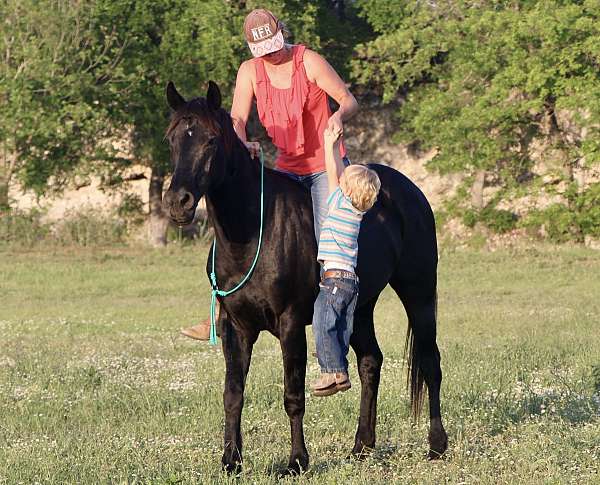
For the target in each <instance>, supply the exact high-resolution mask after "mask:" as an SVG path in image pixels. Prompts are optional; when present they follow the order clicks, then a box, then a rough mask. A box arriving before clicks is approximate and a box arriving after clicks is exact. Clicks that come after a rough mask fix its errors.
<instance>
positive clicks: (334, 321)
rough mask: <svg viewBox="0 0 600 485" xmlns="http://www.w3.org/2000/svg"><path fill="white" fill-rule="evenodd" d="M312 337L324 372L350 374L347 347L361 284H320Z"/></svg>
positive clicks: (332, 281) (341, 281) (347, 280)
mask: <svg viewBox="0 0 600 485" xmlns="http://www.w3.org/2000/svg"><path fill="white" fill-rule="evenodd" d="M319 288H320V289H319V296H317V299H316V301H315V311H314V313H313V323H312V328H313V334H314V336H315V344H316V347H317V358H318V360H319V366H320V367H321V372H348V359H347V358H346V356H347V355H348V346H349V344H350V336H351V335H352V329H353V325H354V309H355V308H356V301H357V300H358V281H356V280H353V279H350V278H325V279H324V280H323V281H322V282H321V283H319Z"/></svg>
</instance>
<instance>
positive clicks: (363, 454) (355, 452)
mask: <svg viewBox="0 0 600 485" xmlns="http://www.w3.org/2000/svg"><path fill="white" fill-rule="evenodd" d="M371 454H373V447H371V446H364V445H362V444H361V445H354V448H352V451H351V452H350V455H349V456H348V458H354V459H355V460H359V461H363V460H365V459H366V458H368V457H369V456H371Z"/></svg>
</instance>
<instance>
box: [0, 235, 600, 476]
mask: <svg viewBox="0 0 600 485" xmlns="http://www.w3.org/2000/svg"><path fill="white" fill-rule="evenodd" d="M206 252H207V249H206V248H203V247H187V248H177V247H173V248H170V249H168V250H166V251H155V250H149V249H141V248H121V249H118V248H110V249H99V248H96V249H87V250H85V251H84V250H81V249H79V250H68V249H45V250H42V249H38V250H34V251H18V250H12V249H8V250H7V249H4V250H2V252H0V285H1V286H0V483H9V484H16V483H36V482H37V483H82V484H89V483H108V482H110V483H144V484H145V483H153V484H154V483H165V484H173V483H194V482H196V483H202V484H205V483H277V482H278V477H277V471H278V470H279V469H280V468H281V466H282V465H284V464H285V463H287V458H288V453H289V427H288V420H287V416H286V414H285V412H284V409H283V402H282V393H283V385H282V384H283V371H282V365H281V353H280V350H279V345H278V342H277V341H276V340H275V339H274V338H273V337H271V336H269V335H263V336H261V338H260V339H259V342H258V344H257V347H256V350H255V353H254V358H253V361H252V367H251V369H250V375H249V379H248V386H247V393H246V400H245V408H244V414H243V428H242V429H243V433H244V438H245V441H244V458H245V462H244V471H243V472H242V474H241V476H240V477H238V478H237V479H236V478H230V477H227V476H225V475H223V474H222V473H221V472H220V468H219V463H220V456H221V449H222V426H223V410H222V384H223V379H224V377H223V376H224V362H223V359H222V356H221V351H220V349H219V348H213V347H210V346H208V345H207V344H204V343H197V342H194V341H190V340H187V339H185V337H181V336H179V335H178V330H179V328H181V327H183V326H187V325H189V324H191V323H194V322H196V321H198V319H199V318H201V317H202V318H203V317H204V316H205V315H206V314H207V311H208V302H209V291H208V284H207V281H206V277H205V274H204V262H205V257H206ZM439 292H440V294H439V326H438V343H439V346H440V351H441V354H442V369H443V372H444V382H443V386H442V413H443V417H444V419H445V425H446V430H447V431H448V435H449V440H450V441H449V451H448V453H447V455H446V459H445V460H441V461H438V462H428V461H426V460H425V454H426V451H427V447H426V446H427V445H426V434H427V421H428V420H427V419H426V416H423V418H422V419H421V420H420V421H419V422H418V423H413V422H411V420H410V418H409V407H408V396H407V392H406V390H405V386H404V383H405V369H404V368H403V366H404V361H403V345H404V336H405V331H406V318H405V315H404V312H403V310H402V308H401V305H400V304H399V302H398V301H397V300H396V298H395V297H394V296H393V295H392V293H391V292H389V291H386V292H385V293H384V295H383V296H382V298H381V299H380V302H379V304H378V306H377V309H376V322H377V323H376V325H377V334H378V338H379V341H380V344H381V347H382V349H383V352H384V356H385V360H384V366H383V373H382V382H381V389H380V399H379V418H378V423H377V433H378V446H377V449H376V451H375V452H374V454H373V455H372V456H371V457H369V458H368V459H367V460H365V461H363V462H358V461H355V460H352V459H347V458H346V455H347V454H348V452H349V451H350V449H351V445H352V443H353V437H354V432H355V427H356V421H357V413H358V403H359V392H358V385H356V387H355V388H354V389H352V390H351V391H350V392H347V393H344V394H343V395H336V396H333V397H331V398H328V399H315V398H311V397H310V396H307V411H306V416H305V431H306V439H307V447H308V450H309V453H310V455H311V466H310V469H309V471H308V472H307V473H306V474H305V475H303V476H302V477H300V478H297V479H286V480H285V481H289V482H290V483H291V482H297V483H319V484H321V483H344V484H345V483H353V484H359V483H369V484H376V483H386V484H389V483H403V484H404V483H415V484H424V483H431V484H439V483H484V484H496V483H510V484H513V483H531V484H539V483H549V484H554V483H557V484H558V483H561V484H562V483H582V484H584V483H585V484H588V483H600V478H599V474H600V415H599V412H600V389H599V386H600V375H599V374H600V369H598V367H597V366H599V365H600V254H598V252H593V251H591V250H585V249H580V248H565V247H563V248H552V247H534V248H528V249H521V250H512V251H508V250H505V251H498V252H495V253H484V252H477V251H468V250H465V251H449V250H448V251H445V252H443V253H442V255H441V258H440V283H439ZM308 335H309V338H310V341H311V342H312V335H311V332H310V329H308ZM351 360H352V361H354V357H353V356H352V359H351ZM594 369H596V371H595V374H594ZM317 372H318V368H317V366H316V363H315V361H314V359H311V360H310V361H309V368H308V376H309V379H312V378H314V377H315V376H316V375H317ZM351 377H352V378H353V379H354V381H355V384H358V378H357V375H356V371H355V368H352V369H351Z"/></svg>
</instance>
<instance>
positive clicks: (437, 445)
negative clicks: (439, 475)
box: [427, 428, 448, 460]
mask: <svg viewBox="0 0 600 485" xmlns="http://www.w3.org/2000/svg"><path fill="white" fill-rule="evenodd" d="M428 438H429V453H428V454H427V458H428V459H430V460H437V459H439V458H441V457H442V455H443V454H444V453H445V451H446V450H447V449H448V435H447V434H446V431H444V428H440V429H436V430H431V431H430V432H429V436H428Z"/></svg>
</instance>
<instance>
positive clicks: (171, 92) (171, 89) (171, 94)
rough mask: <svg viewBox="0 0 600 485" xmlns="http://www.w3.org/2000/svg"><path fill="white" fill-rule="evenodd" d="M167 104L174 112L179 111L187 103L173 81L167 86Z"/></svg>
mask: <svg viewBox="0 0 600 485" xmlns="http://www.w3.org/2000/svg"><path fill="white" fill-rule="evenodd" d="M167 102H168V103H169V106H170V107H171V109H172V110H173V111H177V110H178V109H179V108H181V107H182V106H183V105H184V104H185V103H186V101H185V99H184V98H183V96H181V94H179V92H177V88H176V87H175V84H173V81H169V83H168V84H167Z"/></svg>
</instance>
